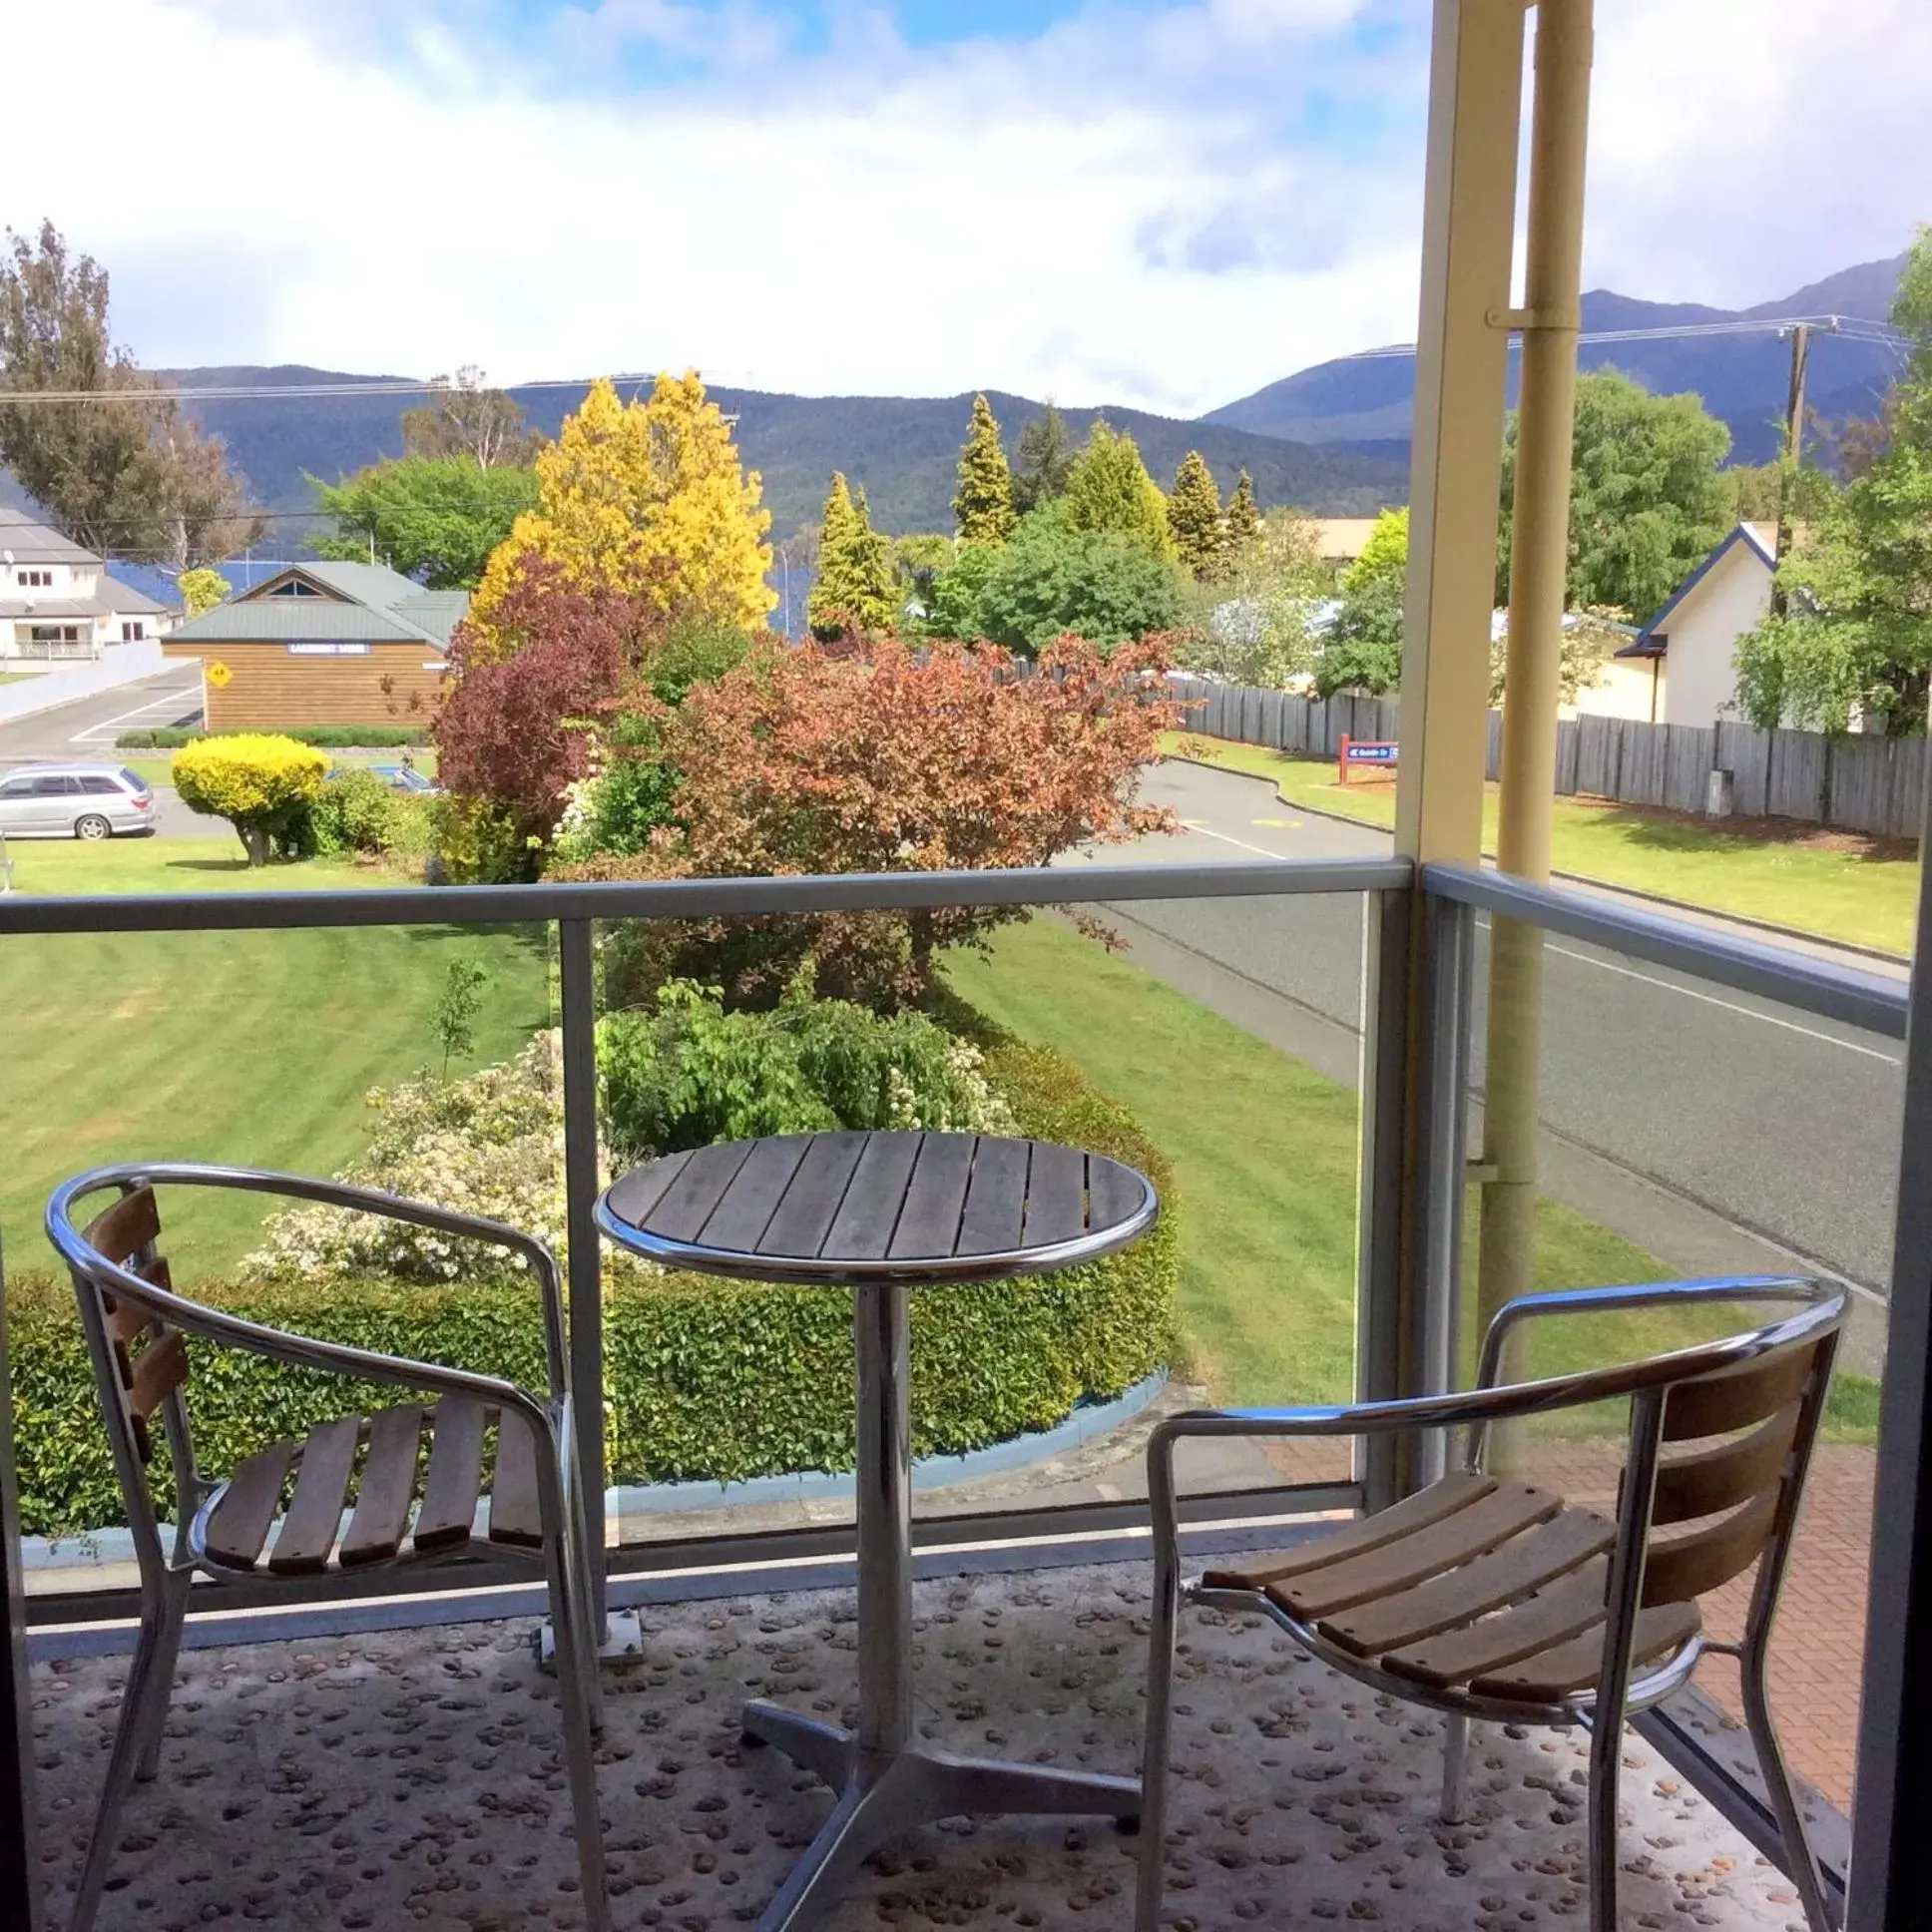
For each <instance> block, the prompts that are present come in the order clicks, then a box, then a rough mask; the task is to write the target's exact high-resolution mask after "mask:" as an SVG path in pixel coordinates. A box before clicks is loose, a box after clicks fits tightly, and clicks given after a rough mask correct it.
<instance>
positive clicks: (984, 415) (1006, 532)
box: [953, 396, 1015, 544]
mask: <svg viewBox="0 0 1932 1932" xmlns="http://www.w3.org/2000/svg"><path fill="white" fill-rule="evenodd" d="M953 516H954V517H955V518H956V519H957V520H958V524H959V541H960V542H961V543H990V544H1003V543H1005V541H1006V540H1007V538H1008V537H1010V536H1011V535H1012V534H1013V525H1014V521H1015V519H1014V515H1013V473H1012V471H1011V470H1009V469H1008V468H1007V463H1006V451H1005V450H1004V449H1002V448H1001V447H1000V426H999V424H998V423H997V422H995V421H994V420H993V412H992V410H991V409H990V408H989V407H988V406H987V402H986V398H985V397H984V396H975V397H974V398H973V420H972V425H971V427H970V428H969V429H968V430H967V431H966V442H965V445H964V446H963V447H962V448H961V450H960V452H959V490H958V493H957V494H956V495H955V496H954V498H953Z"/></svg>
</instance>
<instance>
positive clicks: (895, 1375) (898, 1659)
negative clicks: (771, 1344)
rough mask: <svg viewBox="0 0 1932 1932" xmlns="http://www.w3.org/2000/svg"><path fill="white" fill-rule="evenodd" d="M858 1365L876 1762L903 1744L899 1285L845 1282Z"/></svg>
mask: <svg viewBox="0 0 1932 1932" xmlns="http://www.w3.org/2000/svg"><path fill="white" fill-rule="evenodd" d="M852 1339H853V1342H854V1351H853V1352H854V1354H855V1356H856V1358H857V1363H858V1497H857V1504H858V1627H859V1631H860V1633H861V1636H862V1642H861V1643H860V1645H859V1653H858V1736H857V1742H858V1752H857V1763H856V1766H855V1768H856V1771H857V1774H858V1780H859V1782H860V1783H863V1782H865V1781H866V1775H867V1772H866V1766H867V1761H868V1759H869V1760H871V1761H872V1762H873V1763H874V1764H877V1765H883V1764H884V1763H885V1762H887V1761H889V1760H890V1759H891V1758H892V1757H894V1756H896V1755H897V1754H898V1753H899V1752H900V1751H903V1750H904V1749H905V1748H906V1747H907V1746H908V1745H909V1744H910V1743H911V1742H912V1482H911V1471H912V1452H911V1435H912V1412H911V1403H912V1387H911V1380H912V1378H911V1340H910V1324H909V1322H908V1319H907V1310H906V1289H905V1287H904V1285H903V1284H902V1283H900V1282H896V1281H878V1282H867V1283H865V1284H863V1285H862V1286H855V1287H854V1288H853V1289H852Z"/></svg>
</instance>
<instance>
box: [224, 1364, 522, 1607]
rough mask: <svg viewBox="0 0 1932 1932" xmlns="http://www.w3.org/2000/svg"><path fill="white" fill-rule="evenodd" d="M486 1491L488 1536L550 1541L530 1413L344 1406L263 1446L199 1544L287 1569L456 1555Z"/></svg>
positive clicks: (281, 1571) (308, 1571) (228, 1556)
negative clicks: (357, 1411)
mask: <svg viewBox="0 0 1932 1932" xmlns="http://www.w3.org/2000/svg"><path fill="white" fill-rule="evenodd" d="M486 1469H487V1470H488V1474H487V1475H486ZM479 1502H481V1503H484V1504H487V1506H488V1512H489V1527H488V1531H487V1539H486V1540H487V1541H488V1542H490V1543H492V1544H495V1545H497V1546H498V1547H502V1548H509V1549H515V1550H526V1551H532V1552H541V1551H542V1549H543V1547H544V1532H543V1523H542V1518H541V1514H540V1512H539V1510H538V1507H537V1463H536V1454H535V1447H534V1443H533V1439H532V1436H531V1432H530V1427H529V1424H528V1423H527V1422H525V1421H524V1420H523V1418H522V1417H521V1416H515V1415H507V1416H506V1415H505V1414H504V1413H503V1412H502V1411H500V1410H498V1409H493V1408H486V1407H484V1406H483V1405H482V1404H480V1403H477V1402H473V1401H470V1400H468V1399H467V1398H465V1397H462V1396H446V1397H444V1399H443V1400H442V1401H441V1402H438V1403H436V1404H435V1405H434V1406H433V1407H427V1408H426V1407H424V1406H422V1405H420V1404H412V1405H410V1406H407V1407H402V1408H393V1409H381V1410H378V1411H377V1412H376V1413H375V1414H373V1415H369V1416H345V1417H343V1418H341V1419H340V1420H338V1421H334V1422H325V1423H323V1424H321V1425H320V1427H318V1428H315V1429H311V1430H310V1431H309V1432H308V1434H307V1435H305V1436H299V1437H291V1438H288V1439H286V1440H284V1441H281V1442H274V1443H270V1444H269V1445H268V1447H267V1448H265V1449H262V1450H259V1451H257V1452H256V1453H255V1454H254V1455H252V1456H250V1457H249V1458H248V1459H247V1460H246V1461H245V1462H243V1463H242V1464H240V1465H239V1466H238V1467H237V1469H236V1471H235V1473H234V1475H233V1476H232V1477H230V1479H229V1481H228V1482H227V1483H226V1484H224V1485H223V1486H222V1487H221V1488H220V1489H218V1490H217V1491H216V1492H215V1493H214V1495H213V1496H212V1497H211V1498H210V1501H209V1503H208V1505H207V1506H206V1509H205V1512H204V1516H203V1521H202V1526H201V1534H200V1535H199V1536H198V1538H197V1540H196V1541H197V1549H196V1553H197V1555H199V1556H201V1557H203V1558H204V1559H205V1560H206V1561H207V1562H209V1563H211V1564H213V1565H216V1566H218V1567H220V1568H221V1569H223V1570H225V1571H232V1572H237V1573H240V1574H243V1575H254V1574H257V1573H261V1572H265V1573H266V1574H268V1575H271V1576H278V1577H302V1576H316V1575H319V1574H320V1573H321V1572H323V1571H324V1570H327V1569H330V1568H331V1567H333V1568H339V1569H341V1570H344V1571H355V1570H360V1569H366V1568H368V1567H369V1566H371V1565H373V1564H379V1563H393V1562H397V1561H408V1560H409V1559H411V1558H415V1557H423V1558H429V1557H434V1558H439V1559H446V1558H449V1557H453V1556H458V1555H461V1554H462V1553H463V1552H464V1551H465V1550H466V1549H467V1548H468V1546H469V1545H470V1543H471V1542H472V1540H474V1539H475V1537H476V1530H477V1517H478V1513H479V1512H478V1504H479Z"/></svg>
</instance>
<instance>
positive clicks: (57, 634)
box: [27, 624, 81, 644]
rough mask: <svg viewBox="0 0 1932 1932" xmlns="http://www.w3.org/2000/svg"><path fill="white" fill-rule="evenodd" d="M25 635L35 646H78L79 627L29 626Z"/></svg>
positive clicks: (59, 625)
mask: <svg viewBox="0 0 1932 1932" xmlns="http://www.w3.org/2000/svg"><path fill="white" fill-rule="evenodd" d="M27 635H28V637H29V638H31V639H32V640H33V642H34V643H35V644H79V643H80V641H81V627H80V626H79V625H78V624H30V625H29V626H28V627H27Z"/></svg>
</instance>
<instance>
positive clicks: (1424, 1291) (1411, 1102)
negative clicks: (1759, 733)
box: [1357, 0, 1523, 1506]
mask: <svg viewBox="0 0 1932 1932" xmlns="http://www.w3.org/2000/svg"><path fill="white" fill-rule="evenodd" d="M1522 92H1523V0H1435V15H1434V38H1433V45H1432V51H1431V65H1430V88H1429V133H1428V173H1427V179H1426V182H1425V185H1424V195H1423V228H1422V283H1421V304H1420V311H1419V315H1418V319H1417V327H1416V392H1415V427H1414V434H1413V441H1412V446H1411V447H1412V456H1411V471H1410V486H1409V570H1408V592H1407V603H1406V606H1405V611H1404V641H1403V649H1402V687H1401V689H1402V708H1401V724H1400V736H1401V754H1400V760H1399V763H1398V765H1397V776H1396V849H1397V850H1398V851H1399V852H1403V853H1405V854H1407V855H1408V856H1409V857H1411V858H1413V859H1415V860H1417V861H1418V862H1419V863H1420V862H1426V861H1429V860H1460V861H1462V862H1464V863H1467V864H1474V863H1475V862H1476V861H1477V859H1478V857H1479V855H1480V851H1481V843H1482V804H1483V761H1484V737H1485V732H1486V730H1487V715H1488V704H1489V628H1490V610H1491V606H1492V603H1493V600H1494V595H1495V555H1496V516H1497V505H1498V501H1499V498H1500V493H1501V488H1502V441H1503V412H1504V403H1505V397H1506V383H1507V375H1508V351H1509V344H1508V338H1507V337H1506V335H1505V334H1504V333H1503V332H1502V331H1501V330H1499V329H1497V328H1496V327H1495V326H1494V325H1493V322H1492V320H1491V316H1492V313H1493V311H1494V310H1496V309H1497V308H1498V307H1499V306H1501V305H1504V304H1507V302H1508V301H1509V295H1510V271H1511V259H1512V247H1513V242H1514V235H1515V225H1516V174H1517V146H1518V132H1519V125H1520V116H1521V102H1522ZM1420 899H1421V895H1420V894H1419V893H1418V894H1412V895H1410V904H1409V906H1408V914H1409V918H1408V923H1407V925H1406V927H1404V926H1403V924H1402V922H1401V920H1400V918H1399V916H1397V917H1395V918H1393V919H1388V918H1385V919H1383V920H1382V921H1380V922H1378V923H1377V925H1376V926H1375V927H1374V928H1373V930H1374V932H1375V934H1376V942H1377V943H1376V956H1377V962H1378V970H1377V972H1376V975H1375V979H1374V982H1373V988H1374V995H1373V996H1374V998H1375V1002H1376V1010H1375V1014H1374V1023H1373V1024H1372V1025H1371V1026H1370V1027H1369V1028H1368V1029H1367V1030H1366V1037H1365V1042H1364V1065H1363V1070H1362V1084H1361V1091H1362V1093H1363V1095H1364V1096H1365V1097H1373V1098H1367V1099H1366V1104H1365V1106H1364V1121H1363V1126H1364V1146H1363V1150H1362V1174H1363V1180H1364V1185H1363V1191H1362V1193H1363V1219H1362V1231H1361V1242H1360V1246H1361V1266H1362V1283H1363V1293H1362V1307H1363V1311H1364V1321H1363V1330H1362V1333H1361V1335H1360V1337H1359V1349H1358V1355H1359V1372H1358V1378H1357V1379H1358V1385H1359V1388H1360V1392H1361V1393H1362V1394H1363V1395H1364V1396H1365V1397H1377V1396H1388V1395H1396V1394H1403V1393H1410V1392H1413V1391H1414V1389H1415V1388H1416V1387H1417V1386H1419V1385H1420V1384H1421V1383H1422V1382H1424V1381H1426V1380H1428V1379H1430V1378H1431V1376H1432V1374H1433V1372H1434V1371H1433V1370H1432V1368H1431V1366H1430V1363H1429V1359H1428V1357H1429V1348H1428V1344H1427V1342H1426V1341H1425V1339H1424V1337H1425V1335H1426V1334H1427V1333H1428V1331H1429V1327H1430V1321H1429V1314H1430V1297H1431V1296H1438V1297H1452V1296H1453V1292H1454V1283H1452V1282H1448V1281H1432V1280H1430V1279H1429V1278H1428V1276H1429V1267H1428V1259H1427V1255H1426V1252H1425V1242H1426V1238H1427V1228H1426V1225H1425V1223H1426V1222H1427V1220H1428V1211H1427V1199H1428V1193H1427V1185H1426V1184H1427V1180H1428V1176H1427V1173H1426V1164H1427V1155H1428V1152H1429V1150H1428V1148H1427V1147H1426V1146H1425V1145H1424V1124H1423V1121H1422V1118H1421V1116H1422V1112H1423V1109H1422V1105H1421V1094H1422V1089H1423V1068H1422V1060H1421V1049H1422V1044H1423V1040H1424V1034H1425V1029H1424V1027H1423V1024H1422V1011H1421V996H1422V974H1421V973H1420V971H1418V970H1415V967H1416V962H1418V961H1420V960H1421V958H1422V957H1423V932H1424V918H1423V908H1422V905H1421V903H1420ZM1389 910H1390V911H1394V910H1395V909H1394V908H1390V909H1389ZM1371 1116H1375V1117H1376V1118H1371ZM1437 1312H1438V1314H1439V1313H1440V1311H1439V1310H1438V1311H1437ZM1412 1447H1413V1445H1409V1444H1399V1445H1398V1444H1396V1443H1394V1442H1393V1441H1392V1440H1391V1441H1388V1442H1385V1443H1382V1444H1380V1445H1376V1446H1372V1447H1371V1451H1370V1454H1369V1456H1368V1458H1367V1460H1366V1461H1365V1463H1364V1466H1363V1471H1362V1474H1363V1480H1364V1483H1365V1485H1366V1488H1367V1490H1368V1494H1369V1499H1370V1503H1371V1506H1379V1505H1380V1504H1382V1503H1385V1502H1387V1501H1389V1500H1390V1499H1391V1498H1392V1497H1393V1496H1394V1495H1396V1494H1399V1493H1401V1492H1402V1491H1403V1490H1405V1489H1408V1488H1411V1487H1413V1486H1414V1484H1415V1483H1416V1482H1417V1481H1418V1480H1422V1479H1423V1478H1424V1477H1425V1476H1426V1473H1427V1471H1426V1468H1425V1467H1424V1466H1422V1465H1420V1464H1419V1463H1417V1462H1416V1461H1415V1460H1414V1458H1413V1457H1412V1456H1411V1455H1410V1454H1409V1451H1410V1450H1411V1449H1412Z"/></svg>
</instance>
